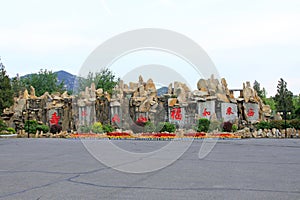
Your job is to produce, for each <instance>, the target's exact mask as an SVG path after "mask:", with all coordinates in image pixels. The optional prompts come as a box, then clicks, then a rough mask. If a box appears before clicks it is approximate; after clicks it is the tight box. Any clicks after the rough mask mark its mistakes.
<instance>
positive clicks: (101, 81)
mask: <svg viewBox="0 0 300 200" xmlns="http://www.w3.org/2000/svg"><path fill="white" fill-rule="evenodd" d="M119 81H120V78H116V76H115V74H114V73H113V72H112V71H111V70H109V69H108V68H105V69H103V70H101V71H100V72H96V73H95V74H94V73H92V72H89V74H88V75H87V77H86V78H83V77H80V78H79V90H80V91H84V90H85V88H86V87H90V86H91V84H92V83H95V85H96V88H97V89H99V88H102V89H103V91H105V92H108V93H110V94H112V90H113V88H114V87H115V86H116V85H117V84H118V83H119Z"/></svg>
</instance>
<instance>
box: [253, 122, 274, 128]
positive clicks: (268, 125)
mask: <svg viewBox="0 0 300 200" xmlns="http://www.w3.org/2000/svg"><path fill="white" fill-rule="evenodd" d="M255 127H256V128H257V129H262V130H263V129H270V128H272V127H271V123H270V122H266V121H260V122H259V123H258V124H256V126H255Z"/></svg>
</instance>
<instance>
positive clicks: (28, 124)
mask: <svg viewBox="0 0 300 200" xmlns="http://www.w3.org/2000/svg"><path fill="white" fill-rule="evenodd" d="M28 101H29V100H28V99H27V100H26V106H27V137H28V138H29V137H30V135H29V126H30V122H29V103H28Z"/></svg>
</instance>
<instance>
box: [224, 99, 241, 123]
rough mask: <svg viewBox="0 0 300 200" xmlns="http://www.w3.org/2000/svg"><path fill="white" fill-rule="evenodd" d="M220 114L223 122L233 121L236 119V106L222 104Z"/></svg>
mask: <svg viewBox="0 0 300 200" xmlns="http://www.w3.org/2000/svg"><path fill="white" fill-rule="evenodd" d="M221 113H222V118H223V119H224V121H225V122H228V121H235V120H236V119H237V118H238V110H237V105H236V104H234V103H222V104H221Z"/></svg>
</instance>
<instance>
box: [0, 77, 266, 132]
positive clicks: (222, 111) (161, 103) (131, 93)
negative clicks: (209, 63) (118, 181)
mask: <svg viewBox="0 0 300 200" xmlns="http://www.w3.org/2000/svg"><path fill="white" fill-rule="evenodd" d="M197 88H198V90H195V91H193V92H191V90H190V88H189V87H187V85H186V84H184V83H180V82H176V81H175V82H174V83H171V84H170V85H169V86H168V93H167V94H164V95H163V96H161V97H158V96H157V88H156V86H155V83H154V82H153V80H152V79H149V80H147V82H145V81H144V79H143V77H142V76H139V77H138V81H137V82H130V83H129V84H126V83H124V82H123V81H122V80H121V81H120V82H119V84H118V85H116V86H115V88H114V89H113V91H112V94H111V95H110V94H109V93H108V92H106V91H105V92H104V91H103V89H101V88H98V89H97V88H96V85H95V84H94V83H93V84H91V86H90V87H87V88H85V90H84V91H82V92H80V94H79V95H76V96H69V95H68V93H67V92H64V93H62V94H60V93H55V94H51V95H50V94H49V93H47V92H46V93H45V94H43V95H42V96H40V97H36V95H35V89H34V88H33V87H31V89H30V95H29V94H28V91H27V90H25V91H24V93H23V95H21V97H20V98H16V99H15V104H14V106H12V107H11V108H9V109H5V112H4V113H3V114H2V116H1V117H2V119H4V120H5V122H6V123H7V124H9V125H11V126H13V127H16V128H17V129H22V128H23V127H24V122H25V121H26V120H27V119H35V120H38V121H39V122H40V123H44V124H48V125H50V119H51V117H52V115H53V113H54V112H56V113H57V115H58V116H59V117H60V121H59V123H61V125H62V126H63V130H64V131H67V130H76V129H78V128H79V127H80V126H81V125H91V124H93V123H94V122H96V121H100V122H102V123H103V124H108V123H110V124H113V125H114V126H117V128H121V129H129V128H130V127H131V125H132V123H134V122H136V121H137V120H138V118H139V117H140V116H143V117H144V118H146V119H147V120H150V121H153V122H160V121H166V120H167V121H170V122H174V123H176V124H177V125H179V126H180V127H181V128H182V127H185V128H187V129H190V128H191V126H192V124H195V123H196V121H197V120H198V119H199V118H207V119H213V120H214V121H216V120H221V119H223V120H224V121H235V120H236V119H237V118H238V119H239V121H240V123H243V124H245V123H246V124H247V123H254V122H256V121H258V120H265V119H268V118H269V117H271V109H270V107H269V106H266V105H264V104H263V102H262V100H261V99H260V98H259V97H258V95H257V93H256V92H255V91H254V90H253V88H251V86H250V83H249V82H246V84H243V89H242V90H241V91H242V92H241V94H240V96H239V98H235V97H234V96H233V92H232V91H230V90H229V89H228V85H227V82H226V80H225V79H224V78H223V79H221V80H220V81H219V80H218V79H215V78H214V76H211V77H210V78H209V79H208V80H205V79H200V80H199V81H198V83H197ZM243 126H244V125H243Z"/></svg>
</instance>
